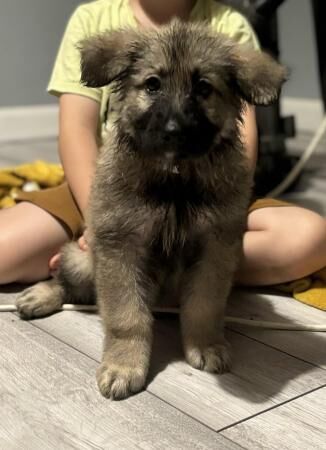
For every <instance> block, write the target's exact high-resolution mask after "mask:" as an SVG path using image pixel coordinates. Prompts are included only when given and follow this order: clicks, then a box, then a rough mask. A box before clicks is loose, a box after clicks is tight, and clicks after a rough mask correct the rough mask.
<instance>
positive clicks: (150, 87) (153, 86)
mask: <svg viewBox="0 0 326 450" xmlns="http://www.w3.org/2000/svg"><path fill="white" fill-rule="evenodd" d="M145 88H146V90H147V91H148V92H149V93H154V92H157V91H159V90H160V89H161V80H160V79H159V77H156V76H153V75H152V76H151V77H148V78H147V80H146V81H145Z"/></svg>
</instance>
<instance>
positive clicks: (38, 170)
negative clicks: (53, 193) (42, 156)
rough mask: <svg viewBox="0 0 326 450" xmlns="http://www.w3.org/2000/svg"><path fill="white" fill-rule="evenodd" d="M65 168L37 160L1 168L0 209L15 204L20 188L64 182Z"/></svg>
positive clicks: (32, 187)
mask: <svg viewBox="0 0 326 450" xmlns="http://www.w3.org/2000/svg"><path fill="white" fill-rule="evenodd" d="M63 178H64V174H63V169H62V167H61V166H60V165H59V164H50V163H46V162H44V161H35V162H33V163H30V164H22V165H20V166H16V167H9V168H6V169H0V209H1V208H9V207H10V206H13V205H14V204H15V195H16V193H17V191H18V190H37V189H42V188H47V187H54V186H57V185H59V184H60V183H62V181H63Z"/></svg>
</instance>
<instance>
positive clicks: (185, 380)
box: [0, 136, 326, 450]
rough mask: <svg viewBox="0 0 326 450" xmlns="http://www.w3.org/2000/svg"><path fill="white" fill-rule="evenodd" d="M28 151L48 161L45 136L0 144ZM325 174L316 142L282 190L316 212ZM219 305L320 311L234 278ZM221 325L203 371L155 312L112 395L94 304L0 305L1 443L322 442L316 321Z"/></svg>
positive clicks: (323, 205) (52, 157)
mask: <svg viewBox="0 0 326 450" xmlns="http://www.w3.org/2000/svg"><path fill="white" fill-rule="evenodd" d="M305 138H306V137H305V136H303V137H301V139H300V140H299V141H296V142H293V143H292V144H291V148H292V149H294V151H295V149H296V148H299V147H300V145H301V146H302V145H304V144H305V142H306V141H305ZM323 148H324V149H325V148H326V147H323ZM35 158H43V159H47V160H49V161H56V159H57V157H56V149H55V143H54V142H52V141H39V142H24V143H11V144H6V145H5V144H1V146H0V165H1V166H5V165H9V164H10V165H11V164H16V163H19V162H21V161H29V160H33V159H35ZM325 175H326V151H323V149H321V151H320V152H319V153H318V154H317V155H316V156H315V157H314V158H313V160H312V161H311V163H310V164H309V168H308V170H307V171H306V173H305V175H304V176H303V177H302V179H301V182H300V183H299V185H298V187H297V191H296V192H295V193H291V194H289V196H288V197H289V198H291V199H293V200H296V201H297V202H299V203H301V204H302V205H305V206H307V207H310V208H311V209H315V210H317V211H319V212H322V213H323V214H326V195H325V194H326V176H325ZM13 251H15V249H13ZM19 289H20V288H19V287H17V286H8V287H2V288H0V303H2V304H8V303H13V302H14V300H15V296H16V293H17V292H18V291H19ZM228 314H229V315H233V316H237V317H244V318H255V319H262V320H272V321H278V322H288V323H290V324H293V323H295V324H297V323H303V324H306V323H313V324H316V323H326V315H325V313H324V312H321V311H319V310H317V309H314V308H310V307H308V306H305V305H303V304H301V303H299V302H296V301H295V300H292V299H291V298H289V297H284V296H276V295H272V294H271V293H270V292H268V291H266V290H262V289H261V290H247V291H244V290H235V291H234V292H233V294H232V297H231V299H230V302H229V308H228ZM227 336H228V338H229V340H230V342H231V343H232V346H233V351H234V364H233V368H232V370H231V372H230V373H228V374H224V375H221V376H215V375H212V374H207V373H202V372H200V371H198V370H195V369H193V368H191V367H190V366H188V365H187V364H186V363H185V362H184V360H183V355H182V352H181V347H180V336H179V332H178V320H177V317H175V316H160V317H157V320H156V322H155V341H154V351H153V358H152V364H151V371H150V375H149V379H148V385H147V388H146V391H144V392H142V393H140V394H138V395H135V396H134V397H132V398H130V399H128V400H124V401H120V402H111V401H108V400H105V399H104V398H102V397H101V396H100V394H99V392H98V390H97V386H96V382H95V370H96V367H97V365H98V363H99V361H100V356H101V342H102V330H101V324H100V320H99V317H98V316H97V315H96V314H89V313H88V314H87V313H81V312H61V313H58V314H55V315H53V316H51V317H48V318H45V319H39V320H34V321H31V322H24V321H22V320H20V319H19V318H18V317H17V315H16V314H14V313H0V355H1V356H0V412H1V420H0V450H7V449H8V450H12V449H13V450H16V449H22V450H38V449H40V450H43V449H59V450H61V449H64V450H65V449H76V450H77V449H78V450H79V449H110V450H111V449H119V450H121V449H122V450H125V449H138V448H139V449H143V450H152V449H162V450H166V449H172V450H173V449H187V450H188V449H189V450H192V449H223V450H224V449H226V450H227V449H240V448H242V449H243V448H245V449H250V450H253V449H266V450H271V449H277V450H279V449H282V450H283V449H291V450H308V449H314V450H315V449H326V407H325V404H326V345H325V344H326V333H316V332H315V333H313V332H294V331H272V330H257V329H254V328H251V327H244V326H231V325H229V326H228V327H227Z"/></svg>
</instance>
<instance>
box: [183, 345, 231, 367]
mask: <svg viewBox="0 0 326 450" xmlns="http://www.w3.org/2000/svg"><path fill="white" fill-rule="evenodd" d="M186 359H187V361H188V363H189V364H190V365H191V366H192V367H194V368H195V369H199V370H205V371H206V372H215V373H224V372H228V371H229V370H230V367H231V347H230V345H229V344H228V343H227V342H225V343H223V344H214V345H211V346H209V347H206V348H202V349H200V348H198V347H195V346H192V347H189V348H187V349H186Z"/></svg>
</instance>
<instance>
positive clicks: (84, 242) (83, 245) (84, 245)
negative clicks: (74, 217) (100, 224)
mask: <svg viewBox="0 0 326 450" xmlns="http://www.w3.org/2000/svg"><path fill="white" fill-rule="evenodd" d="M78 245H79V247H80V248H81V249H82V250H85V251H86V250H87V249H88V243H87V230H85V231H84V233H83V234H82V235H81V236H80V238H79V239H78Z"/></svg>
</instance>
